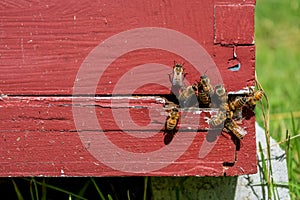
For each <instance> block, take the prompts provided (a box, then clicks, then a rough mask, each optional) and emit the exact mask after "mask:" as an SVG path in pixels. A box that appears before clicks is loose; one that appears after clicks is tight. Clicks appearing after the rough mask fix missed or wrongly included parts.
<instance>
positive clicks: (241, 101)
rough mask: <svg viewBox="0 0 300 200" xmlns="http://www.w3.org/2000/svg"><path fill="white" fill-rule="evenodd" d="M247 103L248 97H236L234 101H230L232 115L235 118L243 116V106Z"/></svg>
mask: <svg viewBox="0 0 300 200" xmlns="http://www.w3.org/2000/svg"><path fill="white" fill-rule="evenodd" d="M246 103H247V97H236V98H235V99H234V100H233V101H231V102H230V103H229V108H230V110H231V112H232V113H233V115H232V117H234V118H235V119H241V118H242V108H243V106H244V105H246Z"/></svg>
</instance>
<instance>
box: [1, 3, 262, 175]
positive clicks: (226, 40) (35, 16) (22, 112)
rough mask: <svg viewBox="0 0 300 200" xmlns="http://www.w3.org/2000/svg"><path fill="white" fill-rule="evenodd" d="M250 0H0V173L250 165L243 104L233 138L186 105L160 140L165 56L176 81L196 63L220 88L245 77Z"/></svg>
mask: <svg viewBox="0 0 300 200" xmlns="http://www.w3.org/2000/svg"><path fill="white" fill-rule="evenodd" d="M254 6H255V1H254V0H246V1H244V0H243V1H242V0H216V1H205V0H201V1H182V0H176V1H163V0H151V1H147V2H143V1H136V0H131V1H105V0H101V1H97V2H95V1H90V0H84V1H78V2H77V1H45V2H35V1H21V0H18V1H15V2H14V3H12V2H11V1H7V0H3V1H2V3H1V4H0V9H1V12H0V27H1V31H0V33H1V34H0V36H1V37H0V46H1V47H0V59H1V63H0V68H1V73H0V90H1V93H2V94H1V101H0V110H1V115H0V118H1V120H0V130H1V133H0V135H1V140H0V146H1V149H0V155H1V157H0V176H40V175H42V176H90V175H93V176H120V175H122V176H123V175H143V176H144V175H151V176H173V175H179V176H184V175H189V176H219V175H240V174H250V173H255V172H256V147H255V129H254V122H255V118H254V114H253V113H252V112H250V113H246V114H245V118H244V119H243V121H242V124H241V126H242V127H243V128H245V130H246V131H247V135H246V136H245V137H244V138H243V139H242V140H241V141H240V142H239V141H237V140H236V139H234V138H233V137H232V135H230V134H229V133H226V132H223V133H220V134H219V133H218V134H215V135H213V134H211V133H214V132H213V131H210V132H209V130H210V127H209V126H208V124H207V119H208V118H210V117H211V116H212V115H213V113H214V112H215V111H214V110H213V109H212V110H210V109H198V110H196V111H195V112H190V114H189V118H188V119H189V120H185V124H184V123H182V125H181V130H180V131H179V132H178V133H177V134H176V136H175V137H174V139H173V141H172V142H171V143H170V144H169V145H165V144H164V142H163V129H164V123H165V119H166V115H167V114H166V111H165V109H164V106H165V99H164V97H167V96H168V95H169V94H170V88H171V82H170V81H169V77H168V74H169V73H171V72H172V66H173V62H174V61H176V62H180V63H183V62H184V63H185V64H184V68H185V72H186V73H187V75H186V78H185V81H186V82H187V83H193V82H194V81H195V80H199V77H200V75H203V74H206V75H207V76H208V77H210V79H211V82H212V84H213V85H216V84H224V86H225V88H226V89H227V91H228V92H229V93H232V94H243V93H244V92H245V89H247V88H248V87H249V86H253V84H254V71H255V68H254V66H255V45H254V42H253V41H254ZM195 127H196V128H195ZM195 129H197V130H196V131H194V130H195Z"/></svg>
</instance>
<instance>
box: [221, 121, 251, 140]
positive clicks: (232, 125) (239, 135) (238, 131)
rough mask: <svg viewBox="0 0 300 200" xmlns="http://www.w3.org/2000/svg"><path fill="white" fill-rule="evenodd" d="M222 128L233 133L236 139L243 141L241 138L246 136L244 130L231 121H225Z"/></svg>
mask: <svg viewBox="0 0 300 200" xmlns="http://www.w3.org/2000/svg"><path fill="white" fill-rule="evenodd" d="M224 127H225V128H226V129H227V130H229V131H230V132H231V133H233V134H234V135H235V136H236V137H237V138H238V139H243V137H244V136H245V135H246V134H247V132H246V130H245V129H243V128H242V127H240V126H239V125H237V123H236V122H235V121H234V120H233V119H226V120H225V123H224Z"/></svg>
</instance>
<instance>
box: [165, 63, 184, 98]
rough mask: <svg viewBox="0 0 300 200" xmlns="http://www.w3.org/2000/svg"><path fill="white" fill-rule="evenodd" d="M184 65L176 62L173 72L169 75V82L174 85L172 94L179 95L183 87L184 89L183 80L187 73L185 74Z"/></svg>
mask: <svg viewBox="0 0 300 200" xmlns="http://www.w3.org/2000/svg"><path fill="white" fill-rule="evenodd" d="M182 65H183V64H179V63H176V62H175V61H174V66H173V72H172V73H170V74H169V80H170V82H171V83H172V88H171V93H173V94H175V95H178V94H179V91H180V89H181V87H183V85H184V84H183V80H184V78H185V76H186V74H187V73H185V72H184V68H183V66H182Z"/></svg>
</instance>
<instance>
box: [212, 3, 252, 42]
mask: <svg viewBox="0 0 300 200" xmlns="http://www.w3.org/2000/svg"><path fill="white" fill-rule="evenodd" d="M215 44H222V45H229V44H237V45H243V44H247V45H251V44H254V4H245V5H241V4H225V5H223V4H222V3H221V4H216V6H215Z"/></svg>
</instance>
